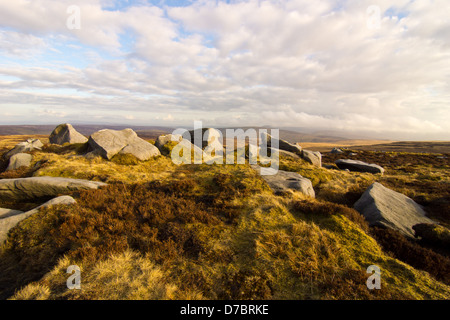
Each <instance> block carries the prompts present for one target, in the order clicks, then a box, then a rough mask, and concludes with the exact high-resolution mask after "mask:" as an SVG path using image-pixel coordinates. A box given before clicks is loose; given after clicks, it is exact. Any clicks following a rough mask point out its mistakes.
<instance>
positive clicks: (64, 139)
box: [49, 123, 88, 145]
mask: <svg viewBox="0 0 450 320" xmlns="http://www.w3.org/2000/svg"><path fill="white" fill-rule="evenodd" d="M49 140H50V143H53V144H59V145H63V144H65V143H70V144H73V143H86V142H87V141H88V139H87V138H86V137H85V136H83V135H82V134H81V133H79V132H78V131H77V130H75V129H74V127H73V126H72V125H71V124H68V123H65V124H60V125H59V126H57V127H56V128H55V130H53V132H52V133H51V134H50V138H49Z"/></svg>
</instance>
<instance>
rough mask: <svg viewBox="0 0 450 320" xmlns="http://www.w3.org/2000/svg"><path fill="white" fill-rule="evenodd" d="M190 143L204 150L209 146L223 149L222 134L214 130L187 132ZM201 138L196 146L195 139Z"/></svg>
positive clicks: (204, 129) (205, 129)
mask: <svg viewBox="0 0 450 320" xmlns="http://www.w3.org/2000/svg"><path fill="white" fill-rule="evenodd" d="M189 134H190V136H191V137H190V138H191V143H192V144H194V145H195V146H197V147H199V148H201V149H205V148H207V147H209V146H213V147H214V148H215V149H217V150H218V149H222V148H223V136H222V132H220V131H219V130H217V129H214V128H202V129H196V130H191V131H189ZM196 137H197V138H198V137H201V145H200V143H197V144H196V141H195V138H196Z"/></svg>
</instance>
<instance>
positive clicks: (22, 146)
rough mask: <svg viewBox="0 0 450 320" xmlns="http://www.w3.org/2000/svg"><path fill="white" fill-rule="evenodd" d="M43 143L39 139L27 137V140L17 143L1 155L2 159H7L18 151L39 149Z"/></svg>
mask: <svg viewBox="0 0 450 320" xmlns="http://www.w3.org/2000/svg"><path fill="white" fill-rule="evenodd" d="M43 146H44V144H43V143H42V142H41V141H40V140H39V139H28V140H27V141H24V142H20V143H18V144H17V145H16V146H15V147H14V148H13V149H11V150H9V151H8V152H6V153H5V154H4V155H3V159H5V160H9V159H10V158H11V157H12V156H13V155H15V154H18V153H25V152H31V151H34V150H41V148H42V147H43Z"/></svg>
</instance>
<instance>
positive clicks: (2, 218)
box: [0, 196, 76, 244]
mask: <svg viewBox="0 0 450 320" xmlns="http://www.w3.org/2000/svg"><path fill="white" fill-rule="evenodd" d="M74 203H76V201H75V199H73V198H72V197H70V196H62V197H57V198H54V199H52V200H50V201H48V202H46V203H44V204H43V205H41V206H39V207H37V208H35V209H33V210H30V211H27V212H22V211H16V210H10V211H11V212H10V213H9V214H0V244H1V243H3V241H5V240H6V238H7V236H8V232H9V230H11V229H12V228H14V227H15V226H16V225H17V224H18V223H19V222H20V221H22V220H25V219H26V218H28V217H30V216H31V215H33V214H35V213H37V212H39V209H40V208H46V207H50V206H54V205H70V204H74ZM1 210H5V209H0V213H1Z"/></svg>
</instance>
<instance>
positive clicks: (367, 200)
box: [354, 182, 434, 238]
mask: <svg viewBox="0 0 450 320" xmlns="http://www.w3.org/2000/svg"><path fill="white" fill-rule="evenodd" d="M354 208H355V209H356V210H357V211H358V212H360V213H361V214H362V215H363V216H364V217H365V218H366V220H367V221H368V222H369V224H370V225H371V226H381V227H386V228H391V229H395V230H398V231H400V232H401V233H402V234H404V235H405V236H407V237H410V238H413V237H414V230H413V226H414V225H416V224H419V223H434V222H433V221H432V220H431V219H429V218H427V217H426V216H425V212H424V211H423V209H422V207H421V206H420V205H418V204H417V203H416V202H414V201H413V200H412V199H411V198H408V197H407V196H405V195H403V194H401V193H398V192H396V191H393V190H390V189H388V188H386V187H384V186H383V185H382V184H380V183H378V182H375V183H373V184H372V185H371V186H370V187H369V188H367V190H366V191H365V192H364V194H363V195H362V196H361V198H360V199H359V200H358V201H357V202H356V203H355V205H354Z"/></svg>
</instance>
